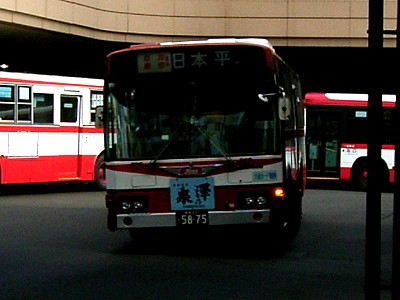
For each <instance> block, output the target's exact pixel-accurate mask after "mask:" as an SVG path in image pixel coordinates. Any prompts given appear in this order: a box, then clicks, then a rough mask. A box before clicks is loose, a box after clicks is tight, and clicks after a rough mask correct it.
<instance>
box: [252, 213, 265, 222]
mask: <svg viewBox="0 0 400 300" xmlns="http://www.w3.org/2000/svg"><path fill="white" fill-rule="evenodd" d="M253 219H254V221H257V222H259V221H261V220H262V219H263V214H262V213H260V212H256V213H254V214H253Z"/></svg>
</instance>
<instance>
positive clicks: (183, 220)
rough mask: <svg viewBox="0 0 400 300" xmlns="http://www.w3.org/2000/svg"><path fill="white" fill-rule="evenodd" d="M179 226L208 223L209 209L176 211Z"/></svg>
mask: <svg viewBox="0 0 400 300" xmlns="http://www.w3.org/2000/svg"><path fill="white" fill-rule="evenodd" d="M176 225H177V226H204V225H208V211H205V210H187V211H177V212H176Z"/></svg>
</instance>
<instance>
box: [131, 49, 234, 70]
mask: <svg viewBox="0 0 400 300" xmlns="http://www.w3.org/2000/svg"><path fill="white" fill-rule="evenodd" d="M235 62H236V60H235V59H234V58H233V57H232V53H231V51H230V50H213V51H193V52H186V53H183V52H181V53H170V52H148V53H139V54H137V69H138V73H140V74H144V73H167V72H172V71H174V70H179V69H188V68H190V69H198V70H202V69H207V68H210V67H212V68H216V67H226V66H229V65H232V64H234V63H235Z"/></svg>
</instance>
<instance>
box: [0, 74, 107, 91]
mask: <svg viewBox="0 0 400 300" xmlns="http://www.w3.org/2000/svg"><path fill="white" fill-rule="evenodd" d="M0 82H1V83H11V84H42V85H48V84H52V85H66V86H81V87H82V86H85V87H92V88H103V86H104V80H103V79H97V78H86V77H72V76H60V75H44V74H32V73H19V72H6V71H0Z"/></svg>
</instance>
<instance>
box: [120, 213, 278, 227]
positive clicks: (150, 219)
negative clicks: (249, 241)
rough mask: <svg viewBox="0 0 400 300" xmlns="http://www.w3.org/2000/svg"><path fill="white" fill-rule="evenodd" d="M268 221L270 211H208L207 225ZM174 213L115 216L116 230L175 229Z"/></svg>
mask: <svg viewBox="0 0 400 300" xmlns="http://www.w3.org/2000/svg"><path fill="white" fill-rule="evenodd" d="M269 220H270V210H269V209H263V210H240V211H208V225H209V226H214V225H240V224H266V223H269ZM175 226H177V217H176V213H175V212H169V213H140V214H139V213H135V214H119V215H117V216H116V227H117V228H116V229H130V228H155V227H175Z"/></svg>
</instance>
